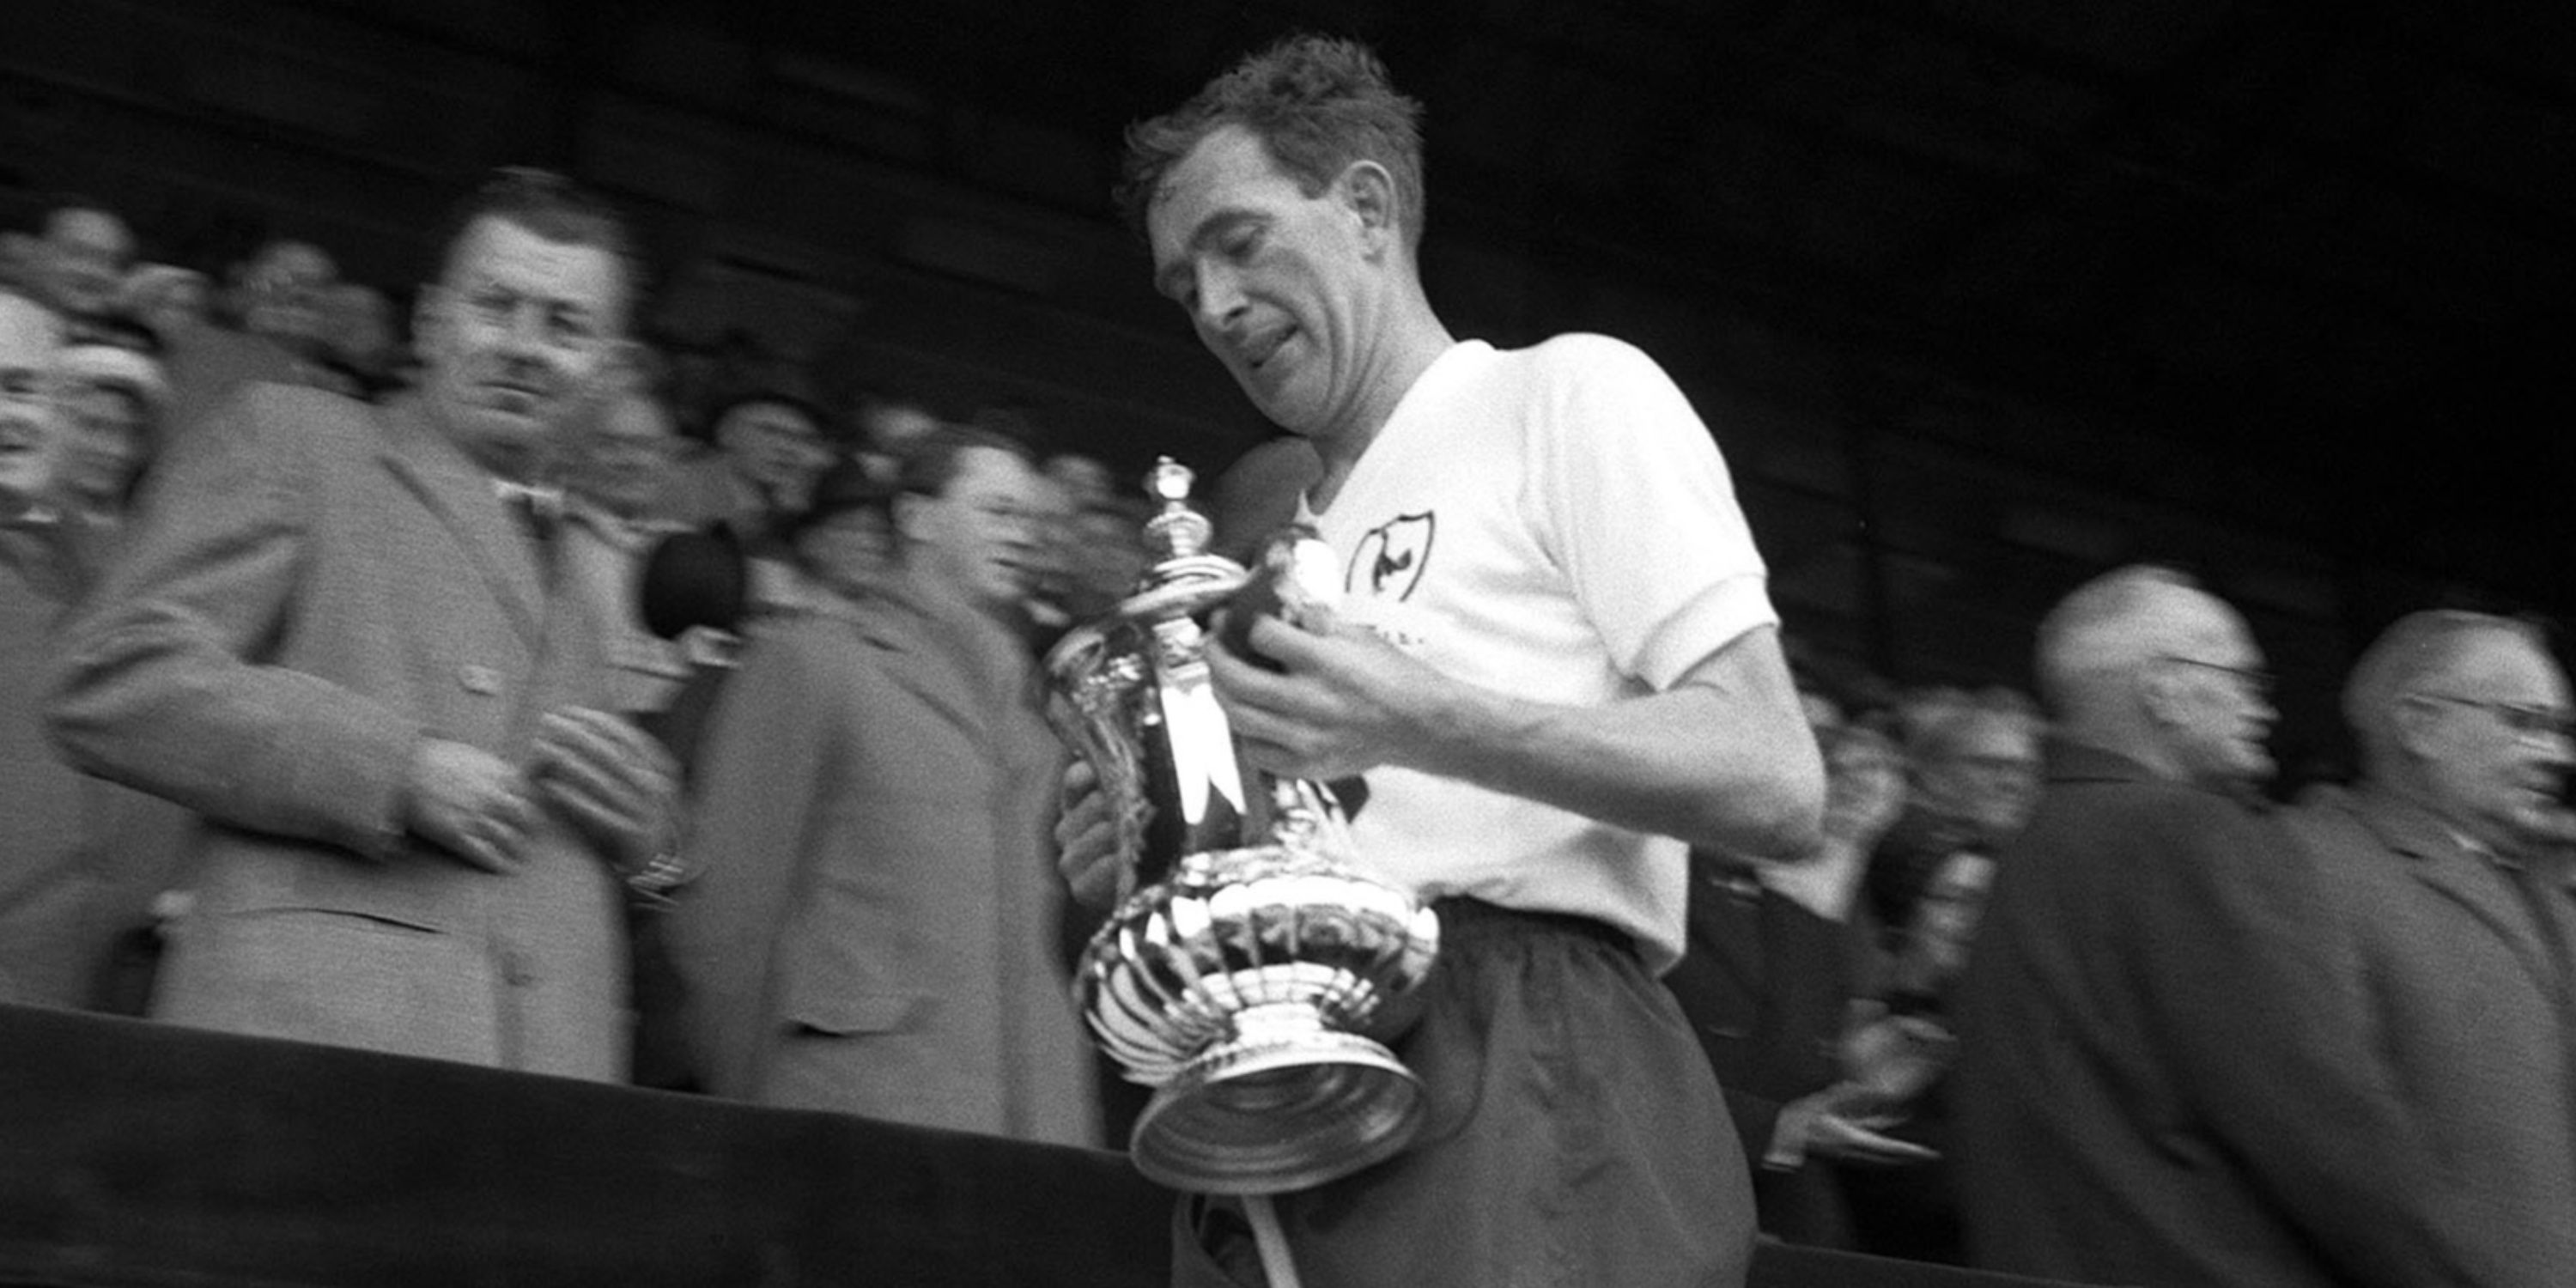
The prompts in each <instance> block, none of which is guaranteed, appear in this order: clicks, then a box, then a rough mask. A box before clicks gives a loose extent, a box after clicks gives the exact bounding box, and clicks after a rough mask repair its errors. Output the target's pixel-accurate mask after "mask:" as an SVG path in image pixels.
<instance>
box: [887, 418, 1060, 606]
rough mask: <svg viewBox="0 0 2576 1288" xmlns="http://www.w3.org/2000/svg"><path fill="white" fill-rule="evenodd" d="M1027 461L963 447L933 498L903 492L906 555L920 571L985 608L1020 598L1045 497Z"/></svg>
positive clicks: (1026, 585) (987, 449)
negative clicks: (954, 470) (951, 472)
mask: <svg viewBox="0 0 2576 1288" xmlns="http://www.w3.org/2000/svg"><path fill="white" fill-rule="evenodd" d="M1038 489H1039V483H1038V476H1037V472H1036V471H1035V470H1032V469H1030V468H1029V464H1028V462H1027V461H1024V460H1021V459H1020V458H1019V457H1018V456H1015V455H1013V454H1012V453H1010V452H1006V451H1003V450H1001V449H1000V448H997V447H969V448H966V449H964V450H963V451H961V452H959V453H958V458H957V475H956V477H954V478H952V479H950V480H949V481H948V488H947V490H946V491H945V492H942V493H941V494H940V495H938V496H935V497H930V496H921V495H918V494H914V493H907V494H905V495H904V496H903V497H902V498H901V499H900V500H899V501H898V504H899V505H901V506H902V510H901V513H900V515H899V517H900V520H901V524H902V528H903V536H904V540H905V542H906V544H907V548H908V552H909V553H908V555H907V557H908V558H910V559H912V560H913V561H914V562H915V563H916V564H917V565H918V569H919V571H920V572H921V574H922V575H924V576H927V577H930V578H933V579H935V580H937V581H938V582H940V583H941V584H943V585H946V586H948V587H951V588H953V589H954V590H956V591H957V592H958V593H960V594H962V595H963V596H964V597H965V598H966V600H967V602H969V603H972V604H974V605H975V606H977V607H979V608H982V609H984V610H986V611H988V612H1000V611H1002V610H1004V609H1006V608H1008V607H1009V606H1011V605H1014V604H1017V603H1018V602H1019V601H1020V599H1021V597H1022V596H1024V595H1026V594H1027V593H1028V590H1029V577H1030V570H1031V568H1032V567H1033V566H1034V564H1035V562H1036V560H1035V554H1036V549H1035V546H1036V538H1037V527H1036V525H1037V521H1038V519H1037V516H1038V514H1039V511H1040V507H1041V506H1042V505H1043V504H1044V499H1043V497H1042V496H1041V495H1040V493H1039V490H1038Z"/></svg>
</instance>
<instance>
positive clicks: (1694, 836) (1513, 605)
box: [1063, 37, 1823, 1288]
mask: <svg viewBox="0 0 2576 1288" xmlns="http://www.w3.org/2000/svg"><path fill="white" fill-rule="evenodd" d="M1419 112H1420V108H1419V105H1418V104H1416V103H1414V102H1413V101H1412V100H1411V99H1408V98H1405V97H1403V96H1402V95H1400V94H1398V93H1397V92H1396V91H1395V89H1394V88H1393V86H1392V85H1391V84H1390V83H1389V81H1388V77H1387V74H1386V69H1385V68H1384V66H1383V65H1381V64H1380V63H1379V62H1378V60H1377V58H1376V56H1375V55H1374V54H1372V53H1371V52H1369V51H1368V50H1367V49H1365V48H1363V47H1361V46H1358V45H1356V44H1352V43H1349V42H1344V41H1336V40H1330V39H1325V38H1320V37H1300V38H1296V39H1292V40H1290V41H1287V42H1283V43H1282V44H1281V45H1279V46H1278V47H1276V48H1274V49H1272V50H1269V51H1267V52H1265V53H1263V54H1260V55H1256V56H1254V57H1253V58H1250V59H1247V60H1245V62H1244V63H1242V64H1241V65H1239V66H1238V67H1236V68H1235V69H1234V70H1233V71H1231V72H1229V73H1227V74H1226V75H1224V76H1221V77H1219V78H1218V79H1216V80H1214V81H1212V82H1210V83H1209V84H1208V86H1207V87H1206V88H1204V89H1203V90H1202V91H1201V92H1200V93H1199V95H1198V96H1197V97H1196V98H1194V99H1192V100H1191V101H1190V102H1189V103H1187V104H1185V105H1183V106H1182V107H1181V108H1179V109H1178V110H1176V111H1174V112H1172V113H1170V114H1168V115H1166V116H1164V117H1160V118H1157V119H1155V120H1153V121H1149V122H1146V123H1144V124H1142V125H1139V126H1137V127H1135V128H1133V129H1131V130H1130V131H1129V135H1128V142H1129V148H1128V165H1127V172H1126V178H1127V183H1126V186H1125V188H1124V190H1123V195H1124V197H1125V200H1126V202H1127V205H1128V208H1129V213H1130V215H1131V217H1132V218H1133V219H1134V221H1135V222H1136V223H1137V224H1138V225H1139V226H1140V227H1141V228H1142V229H1143V231H1144V232H1145V234H1146V240H1147V242H1148V245H1149V246H1150V248H1151V250H1152V253H1153V259H1154V264H1153V268H1154V279H1155V283H1156V285H1157V286H1158V288H1159V289H1160V290H1161V291H1162V293H1163V294H1164V295H1165V296H1166V297H1167V298H1169V299H1171V300H1172V301H1173V303H1175V304H1176V305H1178V306H1179V307H1180V308H1181V310H1182V311H1183V313H1184V314H1185V315H1186V316H1187V317H1188V318H1189V320H1190V324H1191V326H1192V327H1193V328H1194V329H1195V330H1196V332H1197V333H1198V337H1199V339H1200V341H1201V342H1202V343H1203V344H1204V345H1205V346H1206V347H1207V349H1208V350H1209V352H1210V353H1211V354H1213V355H1214V356H1215V357H1216V358H1217V359H1218V361H1219V362H1221V363H1222V364H1223V365H1224V366H1225V368H1226V370H1227V371H1228V373H1229V374H1231V375H1232V376H1233V377H1234V378H1235V381H1236V383H1237V384H1238V385H1239V386H1241V387H1242V389H1243V391H1244V393H1245V394H1246V395H1247V396H1248V397H1249V398H1250V399H1251V400H1252V402H1253V404H1254V405H1255V406H1256V407H1258V408H1259V409H1260V410H1261V412H1262V413H1263V415H1265V416H1267V417H1268V418H1269V419H1270V420H1272V421H1273V422H1275V423H1277V424H1278V425H1280V426H1281V427H1282V428H1284V429H1287V430H1289V431H1291V432H1293V433H1296V434H1298V435H1300V436H1301V437H1303V438H1304V439H1306V440H1307V441H1308V442H1310V443H1312V444H1313V445H1314V446H1315V448H1316V450H1317V455H1318V458H1319V462H1318V463H1319V465H1320V468H1319V470H1318V471H1317V474H1316V476H1315V478H1314V481H1313V482H1312V483H1311V484H1309V485H1308V486H1307V488H1306V490H1305V493H1304V497H1303V499H1302V502H1301V504H1300V506H1299V509H1300V510H1301V511H1302V512H1303V514H1302V516H1301V517H1305V518H1308V519H1311V520H1312V521H1313V522H1314V523H1315V525H1316V526H1317V528H1318V529H1319V530H1320V532H1321V533H1322V535H1323V537H1324V538H1325V540H1326V541H1327V542H1329V543H1330V544H1331V545H1332V546H1333V547H1334V548H1335V549H1336V550H1337V551H1338V552H1339V553H1340V555H1341V556H1342V557H1343V558H1344V559H1346V560H1348V561H1350V562H1349V564H1348V567H1347V569H1346V572H1345V583H1344V586H1343V599H1342V605H1343V607H1342V610H1341V612H1340V616H1339V618H1338V620H1337V622H1335V623H1334V624H1332V625H1330V626H1329V627H1326V626H1322V625H1321V624H1317V628H1316V629H1305V628H1302V627H1300V626H1296V625H1291V624H1289V623H1288V622H1286V621H1284V620H1281V619H1278V618H1264V619H1262V620H1260V621H1257V622H1255V623H1254V624H1253V625H1252V626H1251V627H1250V633H1249V636H1248V644H1249V646H1250V648H1251V649H1252V650H1253V651H1255V652H1257V653H1259V654H1261V655H1262V657H1263V659H1264V660H1265V661H1266V663H1267V665H1264V664H1263V662H1257V661H1256V660H1254V659H1252V658H1247V657H1244V656H1240V655H1238V654H1237V653H1235V652H1233V651H1231V650H1230V649H1229V648H1228V647H1226V646H1224V645H1222V644H1220V645H1218V646H1217V647H1214V648H1212V649H1211V650H1210V665H1211V667H1212V669H1213V672H1214V677H1215V682H1216V688H1217V693H1218V696H1219V698H1220V700H1221V701H1222V702H1223V704H1224V706H1225V711H1226V714H1227V717H1228V719H1229V721H1230V722H1231V724H1232V727H1233V729H1234V732H1235V733H1236V734H1237V736H1238V737H1239V738H1240V739H1241V740H1242V745H1243V746H1244V748H1245V754H1246V756H1247V758H1248V759H1250V760H1251V761H1252V762H1253V763H1254V764H1257V765H1258V766H1260V767H1261V768H1263V769H1266V770H1270V771H1272V772H1276V773H1281V774H1286V775H1291V776H1295V777H1300V778H1308V779H1314V780H1318V781H1332V780H1336V779H1340V778H1344V777H1348V776H1350V775H1353V774H1365V775H1366V776H1367V781H1368V786H1369V796H1368V800H1367V804H1366V806H1365V807H1364V808H1363V809H1362V810H1361V811H1360V813H1359V815H1358V817H1357V818H1356V819H1354V820H1353V835H1352V840H1353V845H1354V848H1355V850H1356V852H1357V854H1358V856H1359V861H1360V862H1362V863H1363V864H1365V865H1367V866H1368V867H1369V868H1370V869H1371V870H1372V871H1374V872H1376V873H1377V874H1378V875H1381V876H1383V877H1386V878H1388V879H1390V880H1392V881H1395V882H1397V883H1399V884H1401V885H1403V886H1406V887H1408V888H1410V889H1412V890H1415V891H1416V892H1418V893H1420V894H1421V895H1423V896H1425V897H1426V898H1429V899H1431V900H1432V901H1433V905H1434V907H1435V908H1436V909H1437V910H1438V912H1439V915H1440V918H1441V926H1442V929H1441V937H1442V943H1441V960H1440V965H1439V966H1438V968H1437V969H1435V971H1434V972H1433V974H1432V976H1431V978H1430V979H1429V981H1428V982H1427V983H1426V985H1425V986H1424V989H1423V990H1422V994H1421V997H1422V999H1423V1000H1422V1008H1423V1015H1422V1019H1421V1020H1420V1022H1419V1023H1417V1024H1416V1025H1415V1026H1414V1027H1413V1028H1412V1029H1411V1031H1410V1032H1408V1033H1406V1034H1405V1035H1403V1036H1402V1037H1401V1038H1399V1039H1397V1041H1396V1043H1395V1046H1394V1049H1395V1052H1396V1054H1397V1056H1398V1057H1399V1058H1401V1059H1403V1060H1404V1061H1405V1062H1406V1063H1407V1065H1408V1066H1409V1067H1411V1068H1412V1069H1413V1070H1414V1071H1415V1072H1416V1073H1417V1074H1419V1075H1420V1076H1421V1078H1422V1080H1423V1083H1424V1094H1425V1099H1426V1102H1427V1108H1426V1113H1425V1122H1424V1125H1423V1127H1422V1130H1421V1133H1420V1134H1419V1136H1418V1137H1417V1138H1416V1140H1415V1142H1414V1143H1413V1144H1412V1145H1411V1146H1410V1147H1408V1148H1407V1150H1406V1151H1405V1152H1403V1153H1401V1154H1399V1155H1397V1156H1396V1157H1394V1158H1392V1159H1389V1160H1387V1161H1385V1162H1382V1163H1379V1164H1377V1165H1374V1166H1372V1167H1369V1168H1366V1169H1363V1170H1361V1171H1359V1172H1356V1173H1353V1174H1352V1175H1350V1176H1347V1177H1344V1178H1342V1179H1341V1180H1338V1181H1334V1182H1332V1183H1330V1184H1327V1185H1324V1186H1322V1187H1319V1188H1316V1189H1312V1190H1307V1191H1303V1192H1300V1193H1296V1194H1289V1195H1282V1196H1279V1197H1278V1199H1277V1202H1276V1207H1277V1215H1278V1217H1279V1219H1280V1222H1281V1224H1282V1225H1283V1227H1284V1228H1285V1232H1286V1240H1287V1243H1288V1245H1289V1249H1290V1251H1291V1253H1292V1255H1293V1258H1294V1260H1295V1261H1296V1263H1297V1266H1298V1267H1299V1271H1300V1273H1301V1274H1305V1275H1310V1276H1311V1278H1312V1281H1313V1282H1316V1283H1330V1284H1404V1285H1408V1286H1410V1285H1440V1284H1479V1285H1486V1284H1504V1283H1528V1282H1534V1281H1536V1280H1537V1279H1539V1278H1544V1279H1545V1280H1546V1281H1548V1282H1561V1283H1599V1284H1612V1283H1616V1284H1624V1285H1654V1284H1670V1285H1676V1286H1679V1285H1691V1286H1692V1288H1701V1286H1703V1285H1711V1284H1726V1283H1740V1282H1742V1278H1743V1275H1744V1274H1745V1271H1746V1267H1747V1264H1748V1262H1749V1260H1750V1254H1751V1243H1752V1235H1753V1213H1752V1205H1751V1198H1750V1193H1749V1188H1748V1182H1747V1173H1746V1169H1745V1164H1744V1160H1743V1157H1742V1151H1741V1148H1740V1146H1739V1144H1738V1142H1737V1139H1736V1136H1735V1133H1734V1131H1733V1130H1732V1129H1731V1128H1730V1127H1729V1125H1728V1121H1727V1116H1726V1110H1725V1106H1724V1103H1723V1101H1722V1100H1721V1099H1720V1096H1719V1092H1718V1087H1717V1082H1716V1079H1715V1078H1714V1077H1713V1076H1712V1074H1711V1073H1710V1070H1709V1065H1708V1061H1707V1059H1706V1058H1705V1056H1704V1055H1703V1054H1702V1053H1701V1051H1700V1049H1699V1047H1698V1044H1697V1043H1696V1042H1695V1041H1694V1040H1693V1038H1692V1036H1691V1030H1690V1027H1689V1025H1688V1023H1687V1022H1686V1021H1685V1020H1684V1019H1683V1017H1682V1015H1681V1012H1680V1009H1679V1007H1678V1006H1677V1005H1676V1004H1675V1003H1674V1001H1673V999H1672V996H1671V995H1670V994H1669V993H1668V992H1666V991H1665V990H1664V989H1663V988H1662V987H1661V986H1660V985H1659V984H1658V983H1657V981H1656V978H1655V977H1656V976H1657V975H1658V974H1660V973H1661V972H1662V971H1663V970H1664V969H1666V968H1668V967H1669V966H1670V965H1671V964H1672V963H1673V961H1674V960H1675V959H1677V958H1678V957H1679V956H1680V955H1681V950H1682V942H1683V937H1684V907H1685V903H1686V900H1687V894H1688V884H1689V878H1688V872H1687V867H1688V865H1687V853H1686V852H1687V849H1688V847H1689V846H1690V845H1692V844H1699V845H1705V846H1708V847H1711V848H1715V849H1723V850H1727V851H1730V852H1735V853H1743V854H1749V855H1764V856H1773V855H1786V854H1794V853H1800V852H1803V850H1805V849H1806V848H1807V847H1808V846H1810V845H1812V844H1813V843H1814V840H1815V836H1816V829H1817V820H1818V815H1819V812H1820V807H1821V802H1822V796H1823V773H1822V768H1821V765H1820V762H1819V759H1818V754H1817V750H1816V746H1815V740H1814V739H1813V738H1812V737H1810V736H1809V735H1808V733H1807V730H1806V728H1805V725H1804V723H1803V722H1802V721H1801V720H1800V718H1799V712H1798V705H1797V699H1796V695H1795V691H1794V688H1793V686H1792V684H1791V682H1790V678H1789V671H1788V666H1787V664H1786V662H1785V661H1784V660H1783V658H1782V656H1781V652H1780V645H1779V640H1778V635H1777V629H1776V626H1777V618H1776V616H1775V615H1774V614H1773V612H1772V610H1771V606H1770V603H1769V600H1768V597H1767V595H1766V593H1765V590H1764V584H1765V570H1764V567H1763V564H1762V561H1761V558H1760V555H1759V554H1758V553H1757V552H1756V551H1755V549H1754V546H1753V542H1752V538H1751V536H1750V533H1749V532H1748V530H1747V529H1746V527H1745V524H1744V519H1743V514H1742V511H1741V509H1740V507H1739V506H1738V505H1737V503H1736V500H1735V496H1734V493H1733V487H1732V483H1731V481H1730V479H1729V476H1728V474H1727V471H1726V467H1725V464H1724V462H1723V461H1722V460H1721V458H1720V457H1719V455H1718V452H1717V450H1716V447H1715V445H1714V444H1713V443H1712V442H1711V440H1710V434H1709V431H1708V428H1707V426H1706V425H1704V424H1703V423H1702V422H1701V421H1700V419H1699V417H1698V415H1697V414H1696V413H1695V412H1694V411H1693V410H1692V409H1691V407H1690V405H1689V403H1688V401H1687V400H1686V399H1685V398H1684V396H1683V395H1682V393H1681V391H1680V390H1679V389H1678V388H1676V387H1675V386H1674V385H1673V383H1672V381H1671V379H1670V377H1668V376H1666V375H1665V374H1664V373H1663V371H1662V370H1661V369H1660V368H1658V367H1657V366H1656V365H1655V363H1654V362H1653V361H1652V360H1651V359H1649V358H1648V357H1646V356H1645V355H1644V354H1643V353H1640V352H1638V351H1637V350H1636V349H1635V348H1633V347H1631V346H1628V345H1626V344H1623V343H1621V342H1619V341H1616V340H1612V339H1609V338H1607V337H1602V336H1590V335H1566V336H1559V337H1556V338H1554V339H1552V340H1549V341H1547V342H1545V343H1543V344H1540V345H1537V346H1535V347H1532V348H1528V349H1521V350H1501V349H1496V348H1494V347H1493V346H1491V345H1489V344H1486V343H1484V342H1481V341H1474V340H1469V341H1463V342H1462V341H1459V340H1457V339H1456V338H1455V337H1453V336H1452V335H1451V334H1450V333H1449V331H1448V329H1447V327H1446V326H1445V324H1444V323H1443V322H1442V321H1441V320H1440V318H1439V316H1438V315H1437V314H1436V313H1435V312H1434V311H1433V309H1432V306H1431V304H1430V302H1429V300H1428V298H1427V296H1426V294H1425V292H1424V290H1423V285H1422V281H1421V276H1420V271H1419V258H1418V254H1417V248H1418V246H1419V241H1420V236H1421V233H1422V231H1423V208H1424V200H1423V197H1424V194H1423V189H1422V155H1421V136H1420V131H1419V125H1418V122H1419ZM1272 667H1275V668H1277V669H1275V670H1274V669H1271V668H1272ZM1089 799H1090V802H1091V803H1090V804H1088V805H1084V804H1080V803H1077V805H1076V808H1075V809H1074V810H1073V811H1072V812H1071V813H1069V814H1068V818H1067V821H1066V824H1065V826H1064V828H1063V834H1064V835H1065V837H1066V839H1067V842H1068V843H1067V846H1066V855H1065V864H1066V868H1067V873H1068V876H1069V877H1070V878H1071V879H1072V880H1073V881H1074V882H1075V885H1076V888H1077V889H1079V890H1096V889H1098V888H1100V887H1101V886H1103V885H1104V884H1107V883H1106V882H1105V881H1104V880H1103V879H1102V877H1101V875H1100V869H1101V868H1103V867H1105V866H1107V865H1105V864H1102V863H1100V862H1098V861H1097V860H1098V856H1099V853H1100V842H1099V840H1098V838H1099V837H1100V835H1101V833H1102V831H1103V830H1104V829H1105V825H1106V811H1105V807H1103V806H1101V805H1100V803H1099V802H1100V798H1099V796H1098V795H1097V794H1093V795H1092V796H1091V797H1090V798H1089ZM1110 870H1111V871H1112V872H1113V873H1114V868H1112V869H1110ZM1181 1218H1182V1220H1181V1221H1180V1223H1179V1228H1180V1233H1181V1236H1182V1237H1181V1238H1180V1239H1179V1241H1178V1244H1177V1246H1176V1249H1175V1253H1176V1277H1177V1279H1178V1280H1179V1281H1180V1282H1185V1283H1214V1282H1226V1281H1234V1282H1244V1281H1250V1280H1252V1279H1253V1278H1254V1277H1256V1276H1258V1275H1259V1273H1260V1271H1259V1268H1258V1267H1257V1266H1254V1265H1251V1264H1249V1262H1250V1260H1251V1258H1250V1256H1249V1248H1248V1242H1249V1241H1248V1239H1247V1238H1245V1237H1244V1235H1243V1234H1242V1229H1243V1226H1242V1224H1241V1222H1240V1220H1239V1219H1238V1218H1237V1217H1235V1216H1234V1214H1232V1213H1230V1212H1229V1211H1227V1210H1226V1209H1225V1207H1224V1206H1223V1205H1222V1204H1195V1203H1193V1204H1186V1205H1184V1207H1183V1209H1182V1211H1181Z"/></svg>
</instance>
